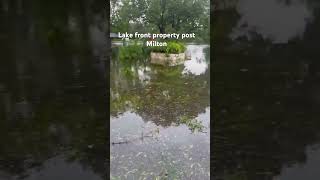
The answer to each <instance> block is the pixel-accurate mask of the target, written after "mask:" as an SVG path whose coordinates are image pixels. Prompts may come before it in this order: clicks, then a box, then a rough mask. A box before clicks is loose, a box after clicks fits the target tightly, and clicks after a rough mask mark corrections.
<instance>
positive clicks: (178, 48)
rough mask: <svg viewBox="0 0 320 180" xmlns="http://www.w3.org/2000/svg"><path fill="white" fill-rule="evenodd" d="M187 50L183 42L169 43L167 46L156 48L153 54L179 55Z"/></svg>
mask: <svg viewBox="0 0 320 180" xmlns="http://www.w3.org/2000/svg"><path fill="white" fill-rule="evenodd" d="M185 50H186V46H185V45H184V44H183V43H181V42H173V41H171V42H167V46H154V47H152V50H151V51H152V52H161V53H167V54H179V53H183V52H184V51H185Z"/></svg>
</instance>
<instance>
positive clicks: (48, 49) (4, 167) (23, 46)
mask: <svg viewBox="0 0 320 180" xmlns="http://www.w3.org/2000/svg"><path fill="white" fill-rule="evenodd" d="M104 4H105V1H97V0H96V1H90V2H87V1H86V2H84V1H72V0H64V1H56V0H49V1H38V0H35V1H27V0H2V1H0V52H1V53H0V179H1V180H15V179H21V180H43V179H45V180H57V179H60V180H67V179H68V180H69V179H77V180H88V179H90V180H102V179H105V176H106V172H107V167H106V162H107V159H108V153H107V148H108V145H107V139H108V138H107V133H106V132H107V131H106V130H107V129H106V123H107V122H108V116H107V107H108V104H107V103H106V102H107V99H106V94H107V88H106V85H107V83H108V78H107V76H106V74H107V73H106V67H107V65H108V64H107V63H106V61H105V60H106V50H107V49H106V45H105V43H106V38H105V31H106V25H105V24H106V21H105V18H106V17H105V8H104V6H103V5H104Z"/></svg>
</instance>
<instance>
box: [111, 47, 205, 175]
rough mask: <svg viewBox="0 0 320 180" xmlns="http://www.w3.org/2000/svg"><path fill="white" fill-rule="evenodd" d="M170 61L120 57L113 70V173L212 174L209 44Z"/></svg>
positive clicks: (115, 57) (190, 48) (112, 66)
mask: <svg viewBox="0 0 320 180" xmlns="http://www.w3.org/2000/svg"><path fill="white" fill-rule="evenodd" d="M187 51H189V52H190V53H191V60H188V61H185V63H184V64H182V65H178V66H174V67H168V66H157V65H151V64H149V63H148V61H144V60H142V61H134V62H129V61H125V62H123V61H119V59H118V54H117V49H116V48H115V49H113V52H114V54H113V57H112V61H111V67H110V69H111V73H110V77H111V78H110V100H111V102H110V103H111V104H110V106H111V109H110V112H111V116H110V153H111V155H110V173H111V179H203V180H205V179H209V178H210V98H209V97H210V81H209V79H210V68H209V61H210V60H209V46H206V45H188V46H187Z"/></svg>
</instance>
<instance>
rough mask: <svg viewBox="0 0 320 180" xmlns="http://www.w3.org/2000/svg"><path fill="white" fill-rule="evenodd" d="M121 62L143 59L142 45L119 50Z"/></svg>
mask: <svg viewBox="0 0 320 180" xmlns="http://www.w3.org/2000/svg"><path fill="white" fill-rule="evenodd" d="M119 58H120V60H136V59H141V58H143V49H142V46H141V45H138V44H133V45H129V46H123V47H120V49H119Z"/></svg>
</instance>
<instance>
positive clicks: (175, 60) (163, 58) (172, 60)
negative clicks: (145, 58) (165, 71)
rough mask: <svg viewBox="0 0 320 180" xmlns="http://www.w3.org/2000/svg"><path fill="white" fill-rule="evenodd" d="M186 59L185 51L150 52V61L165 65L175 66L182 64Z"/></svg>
mask: <svg viewBox="0 0 320 180" xmlns="http://www.w3.org/2000/svg"><path fill="white" fill-rule="evenodd" d="M185 59H186V55H185V53H180V54H166V53H156V52H151V63H152V64H160V65H166V66H176V65H179V64H183V63H184V61H185Z"/></svg>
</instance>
